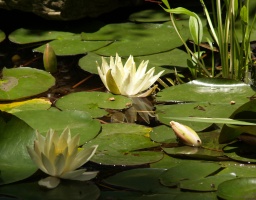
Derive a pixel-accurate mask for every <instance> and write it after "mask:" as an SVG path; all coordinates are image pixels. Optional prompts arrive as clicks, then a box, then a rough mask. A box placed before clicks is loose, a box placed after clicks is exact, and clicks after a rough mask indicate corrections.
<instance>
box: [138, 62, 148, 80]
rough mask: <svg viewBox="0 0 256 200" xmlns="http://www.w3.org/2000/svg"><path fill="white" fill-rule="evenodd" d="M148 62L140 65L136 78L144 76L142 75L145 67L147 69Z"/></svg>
mask: <svg viewBox="0 0 256 200" xmlns="http://www.w3.org/2000/svg"><path fill="white" fill-rule="evenodd" d="M148 62H149V61H148V60H147V61H146V62H144V60H143V61H142V62H141V63H140V65H139V67H138V69H137V72H136V78H140V77H142V76H144V74H145V73H146V70H147V67H148Z"/></svg>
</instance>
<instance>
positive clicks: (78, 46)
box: [34, 37, 111, 56]
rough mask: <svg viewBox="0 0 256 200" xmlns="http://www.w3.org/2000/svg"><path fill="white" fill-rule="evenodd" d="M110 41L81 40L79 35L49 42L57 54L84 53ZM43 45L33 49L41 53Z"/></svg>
mask: <svg viewBox="0 0 256 200" xmlns="http://www.w3.org/2000/svg"><path fill="white" fill-rule="evenodd" d="M110 43H111V42H109V41H82V40H81V38H80V37H78V38H73V39H62V40H54V41H51V42H49V44H50V45H51V47H52V48H53V50H54V52H55V54H56V55H57V56H70V55H77V54H85V53H87V52H89V51H94V50H97V49H99V48H101V47H104V46H106V45H108V44H110ZM44 49H45V45H42V46H40V47H38V48H35V49H34V51H36V52H41V53H43V52H44Z"/></svg>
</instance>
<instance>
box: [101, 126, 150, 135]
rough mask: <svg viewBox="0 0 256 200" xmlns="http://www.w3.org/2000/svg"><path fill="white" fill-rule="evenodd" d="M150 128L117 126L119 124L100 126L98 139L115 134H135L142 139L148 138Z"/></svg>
mask: <svg viewBox="0 0 256 200" xmlns="http://www.w3.org/2000/svg"><path fill="white" fill-rule="evenodd" d="M151 130H152V128H150V127H147V126H143V125H138V124H128V123H127V124H125V123H123V124H119V123H110V124H102V131H101V133H100V135H99V137H102V136H107V135H112V134H116V133H125V134H137V135H141V136H144V137H149V133H150V132H151Z"/></svg>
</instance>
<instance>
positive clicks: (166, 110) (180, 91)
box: [156, 79, 255, 131]
mask: <svg viewBox="0 0 256 200" xmlns="http://www.w3.org/2000/svg"><path fill="white" fill-rule="evenodd" d="M254 93H255V92H254V91H253V90H252V89H251V88H250V86H248V85H246V84H244V83H243V82H239V81H235V80H228V79H198V80H194V81H191V82H189V83H186V84H182V85H178V86H173V87H169V88H166V89H163V90H162V91H160V92H158V93H157V97H156V99H157V101H158V102H173V103H175V102H176V103H177V102H182V103H183V104H175V105H159V106H156V114H157V115H158V118H159V120H160V121H161V122H163V123H165V124H169V122H170V121H171V120H175V117H205V118H207V117H210V118H212V117H213V118H228V117H230V115H231V114H232V113H233V112H234V111H235V110H236V109H237V108H238V107H240V106H241V105H242V104H244V103H245V102H248V101H249V98H248V97H250V96H252V95H253V94H254ZM231 101H234V102H233V103H231ZM184 103H185V104H184ZM172 117H173V118H172ZM182 123H184V124H186V125H188V126H190V127H191V128H193V129H194V130H196V131H201V130H203V129H205V128H207V127H208V126H209V125H211V124H212V122H210V123H208V124H207V123H206V122H205V121H204V122H203V123H201V122H193V121H186V122H182Z"/></svg>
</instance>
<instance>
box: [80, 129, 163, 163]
mask: <svg viewBox="0 0 256 200" xmlns="http://www.w3.org/2000/svg"><path fill="white" fill-rule="evenodd" d="M120 126H122V124H120ZM94 144H98V145H99V147H98V149H97V152H96V154H95V155H94V156H93V158H92V159H91V161H93V162H96V163H100V164H105V165H125V166H126V165H141V164H146V163H151V162H156V161H158V160H161V159H162V158H163V153H162V152H155V151H141V150H142V149H146V148H152V147H157V146H159V145H160V144H157V143H154V142H152V141H151V140H150V139H149V138H148V137H145V136H142V135H138V134H133V133H128V134H126V133H115V134H110V135H109V134H108V135H102V136H101V135H99V136H98V137H97V138H95V139H94V140H92V141H90V142H88V143H87V144H85V145H84V146H85V147H86V146H88V145H89V146H91V145H94ZM109 144H111V145H109Z"/></svg>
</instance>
